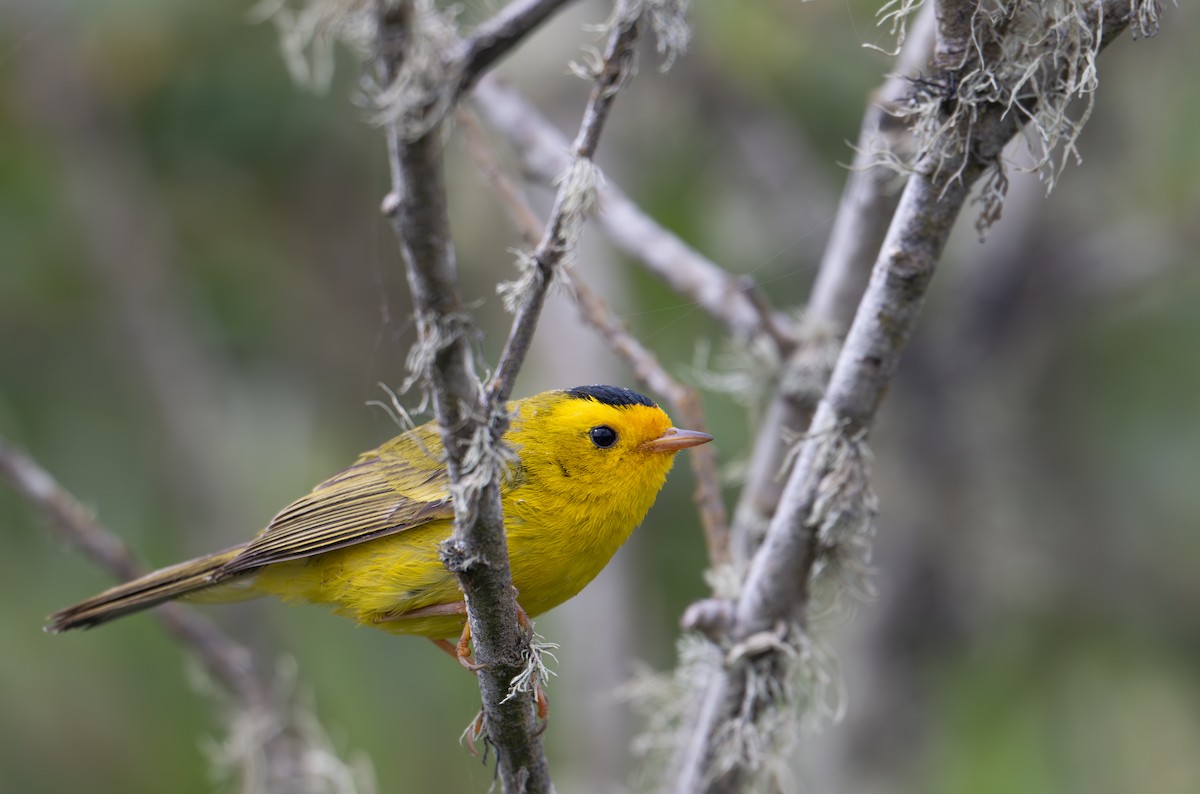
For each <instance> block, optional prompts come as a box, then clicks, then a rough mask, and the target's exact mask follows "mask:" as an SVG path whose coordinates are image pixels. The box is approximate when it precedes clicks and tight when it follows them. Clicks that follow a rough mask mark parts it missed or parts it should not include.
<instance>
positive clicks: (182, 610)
mask: <svg viewBox="0 0 1200 794" xmlns="http://www.w3.org/2000/svg"><path fill="white" fill-rule="evenodd" d="M0 478H3V479H5V480H7V481H8V483H9V485H11V486H12V488H13V489H14V490H15V491H16V492H17V493H19V494H20V495H21V496H23V497H24V498H25V499H26V500H27V501H28V502H29V503H30V504H31V505H33V506H34V507H36V508H37V509H38V510H39V511H40V512H41V513H42V516H43V517H44V518H45V520H46V525H47V526H48V527H49V529H50V530H51V531H52V532H53V533H54V534H55V535H56V536H57V537H58V538H60V539H61V540H62V541H63V542H64V543H66V544H67V545H68V546H70V547H72V548H74V549H76V550H78V551H79V552H81V553H82V554H83V555H84V556H85V557H87V558H88V559H89V560H91V561H92V562H94V563H95V564H96V565H97V566H99V567H100V568H102V569H103V570H105V571H107V572H108V573H110V574H112V576H113V577H114V578H115V579H117V580H118V581H127V580H130V579H136V578H137V577H138V576H141V575H142V573H144V569H143V568H142V567H141V566H140V565H139V564H138V563H137V561H136V560H135V559H134V556H133V554H132V552H130V550H129V547H127V546H126V545H125V544H124V543H123V542H122V541H121V540H120V538H118V537H117V536H116V535H114V534H113V533H111V532H109V531H108V530H107V529H106V528H105V527H104V526H103V525H101V523H100V522H99V521H97V520H96V517H95V516H94V515H93V513H92V511H90V510H88V509H87V508H86V507H84V506H83V505H82V504H81V503H80V502H79V500H78V499H76V498H75V497H74V496H73V495H72V494H71V493H70V492H69V491H67V490H66V489H65V488H63V487H62V485H60V484H59V483H58V481H57V480H55V479H54V477H53V476H52V475H51V474H50V473H49V472H48V471H46V470H45V469H44V468H42V467H41V466H40V465H38V463H37V461H35V460H34V459H33V458H31V457H30V456H29V455H27V454H26V453H24V452H23V451H21V450H20V449H18V448H17V447H15V446H13V445H12V444H11V443H9V442H8V440H7V439H5V438H3V437H0ZM153 614H154V617H155V618H156V619H157V620H158V621H159V622H160V623H161V624H162V626H163V628H164V629H165V630H166V632H167V634H168V635H169V636H170V637H171V638H172V639H174V640H175V641H176V642H177V643H179V645H181V646H182V647H183V648H184V649H185V650H186V651H187V652H188V653H189V654H191V656H192V657H193V658H194V659H195V660H196V661H197V662H199V663H200V666H201V667H202V668H203V669H204V671H205V673H206V674H207V675H208V676H209V678H211V679H212V680H213V681H214V682H216V684H217V685H218V686H219V687H220V688H221V690H222V691H223V692H224V693H225V695H226V696H227V697H228V699H229V701H230V703H232V704H235V705H236V706H237V707H238V708H241V709H246V710H249V711H252V712H255V713H257V714H260V715H265V716H266V721H267V723H268V724H270V725H272V726H275V730H273V731H272V732H271V735H270V736H269V738H267V739H266V740H265V741H264V743H263V746H262V753H263V756H264V758H265V760H266V770H265V775H266V778H267V781H268V785H269V786H270V787H271V788H273V789H274V788H278V789H279V790H283V789H284V788H287V787H288V786H290V785H291V784H293V783H295V781H296V779H297V777H298V774H299V773H300V771H301V770H303V769H304V753H305V751H306V748H305V747H304V746H303V745H301V744H297V743H295V742H293V741H291V740H290V739H291V737H292V736H294V735H296V734H297V733H300V732H301V731H298V730H297V728H296V727H295V726H292V725H290V722H291V719H290V716H289V715H288V713H287V711H286V709H284V708H282V705H283V704H281V703H280V702H279V701H278V699H277V698H276V697H275V696H274V695H273V693H272V691H271V687H270V686H269V685H268V684H267V683H266V681H267V678H266V676H264V675H263V674H262V672H261V671H260V670H259V669H258V668H257V666H256V665H255V663H254V657H253V655H252V654H251V653H250V651H249V650H248V649H246V648H244V647H243V646H241V645H239V644H238V643H236V642H235V641H234V640H233V639H231V638H230V637H228V636H226V635H225V634H224V632H222V631H221V630H220V629H218V628H217V627H216V626H215V625H214V624H213V623H211V622H209V621H208V620H206V619H205V618H203V617H201V616H200V615H199V614H197V613H196V612H195V611H193V610H192V609H190V608H189V607H186V606H183V605H181V604H163V605H161V606H159V607H158V608H157V609H155V610H154V613H153Z"/></svg>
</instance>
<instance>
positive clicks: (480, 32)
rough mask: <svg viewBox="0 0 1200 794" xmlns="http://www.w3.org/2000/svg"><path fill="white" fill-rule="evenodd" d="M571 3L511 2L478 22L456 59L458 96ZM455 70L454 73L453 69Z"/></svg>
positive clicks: (557, 0) (551, 0) (546, 0)
mask: <svg viewBox="0 0 1200 794" xmlns="http://www.w3.org/2000/svg"><path fill="white" fill-rule="evenodd" d="M570 2H571V0H513V2H511V3H509V4H508V5H506V6H504V8H502V9H500V10H499V11H497V12H496V14H495V16H493V17H491V18H490V19H488V20H486V21H484V22H481V23H480V24H479V25H478V26H477V27H476V28H475V30H474V31H472V32H471V35H470V36H469V37H468V38H466V39H465V40H463V42H462V45H461V46H460V48H459V51H460V54H459V55H458V57H457V59H456V60H457V62H458V67H457V72H458V86H457V89H456V92H455V93H456V94H457V95H460V96H461V95H462V94H464V93H466V92H467V91H469V90H470V89H471V87H472V86H473V85H474V84H475V81H476V80H478V79H479V78H480V77H481V76H482V75H483V73H484V72H486V71H487V70H488V69H489V68H490V67H491V66H492V65H494V64H495V63H496V61H498V60H500V59H501V58H503V57H504V56H505V55H507V54H508V53H509V52H511V51H512V50H513V49H514V48H515V47H516V46H517V45H518V44H520V43H521V41H522V40H523V39H524V38H525V37H526V36H528V35H529V34H530V33H532V32H533V31H534V30H535V29H536V28H537V27H538V26H539V25H541V24H542V23H543V22H545V21H546V20H547V19H549V18H550V17H551V16H552V15H553V14H555V13H556V12H558V11H560V10H562V9H563V8H565V7H566V5H567V4H568V3H570ZM452 71H454V70H452Z"/></svg>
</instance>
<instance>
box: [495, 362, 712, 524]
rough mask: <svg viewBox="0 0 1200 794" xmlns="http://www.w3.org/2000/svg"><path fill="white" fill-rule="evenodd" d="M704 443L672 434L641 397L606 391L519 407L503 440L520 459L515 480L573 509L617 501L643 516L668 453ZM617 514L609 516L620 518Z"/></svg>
mask: <svg viewBox="0 0 1200 794" xmlns="http://www.w3.org/2000/svg"><path fill="white" fill-rule="evenodd" d="M708 438H709V437H708V436H706V435H704V434H703V433H691V432H689V431H681V430H676V429H675V428H673V427H671V420H670V418H669V417H668V416H667V415H666V413H664V412H663V410H662V409H661V408H659V407H658V406H657V405H655V404H653V403H652V402H650V400H648V399H647V398H645V397H643V396H642V395H640V394H637V393H636V392H630V391H628V390H625V389H618V388H616V387H607V386H606V387H581V388H580V389H572V390H570V391H557V392H546V393H544V394H540V395H537V396H536V397H532V398H529V399H526V400H522V401H521V402H520V403H519V404H518V405H517V413H516V415H515V416H514V419H513V429H512V430H511V431H510V434H509V441H510V442H512V443H513V444H514V446H516V447H517V451H518V453H519V454H520V456H521V469H522V472H521V475H520V476H519V477H518V479H520V480H524V481H525V483H526V484H528V485H532V484H533V483H536V484H537V487H538V488H539V489H541V491H542V492H543V493H544V494H546V495H547V496H549V495H551V494H553V495H556V496H561V497H562V498H568V499H569V500H570V501H571V502H574V503H579V502H591V501H595V500H601V499H603V500H606V501H608V500H613V499H616V500H621V501H624V502H627V503H629V504H628V506H629V507H635V506H641V505H645V508H648V507H649V504H650V503H651V502H653V500H654V496H655V494H657V493H658V490H659V489H660V488H661V487H662V484H663V482H664V480H665V479H666V476H667V472H668V471H669V470H670V468H671V464H672V462H673V460H674V457H675V454H674V453H675V452H677V451H679V450H680V449H684V448H686V447H688V446H694V445H696V444H699V443H704V441H707V440H708ZM523 490H524V489H523ZM621 507H622V506H621V505H613V506H612V508H610V509H617V510H618V512H622V513H624V512H626V511H625V510H623V509H621ZM644 512H645V509H643V510H642V513H643V514H644ZM639 520H640V517H639Z"/></svg>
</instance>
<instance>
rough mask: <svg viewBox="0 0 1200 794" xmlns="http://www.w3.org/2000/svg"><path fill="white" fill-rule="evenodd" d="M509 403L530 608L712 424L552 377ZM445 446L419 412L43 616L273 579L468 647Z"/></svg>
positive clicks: (124, 609)
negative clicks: (186, 552) (199, 550)
mask: <svg viewBox="0 0 1200 794" xmlns="http://www.w3.org/2000/svg"><path fill="white" fill-rule="evenodd" d="M509 410H510V411H511V413H512V423H511V426H510V428H509V430H508V432H507V433H505V434H504V441H505V443H506V444H507V445H509V446H510V447H511V449H512V450H514V451H515V453H516V457H515V458H514V459H513V461H512V462H511V463H510V464H509V465H508V471H507V472H506V475H507V476H505V477H504V479H503V480H502V482H501V501H502V504H503V507H504V526H505V530H506V533H507V537H508V552H509V560H510V564H511V567H512V578H513V585H514V587H515V588H516V590H517V593H518V595H517V601H518V604H519V606H520V607H521V609H522V610H523V611H524V612H525V613H526V614H527V615H530V616H536V615H538V614H540V613H542V612H545V611H546V610H548V609H550V608H552V607H555V606H557V605H559V604H561V603H562V602H564V601H566V600H567V599H569V598H571V597H572V596H574V595H575V594H576V593H578V592H579V591H580V590H582V589H583V587H584V586H585V585H586V584H587V583H588V582H590V581H591V580H592V579H594V578H595V577H596V575H597V574H599V573H600V571H601V570H602V569H603V568H604V566H605V565H607V564H608V562H609V560H610V559H612V556H613V554H615V553H616V551H617V549H618V548H619V547H620V546H621V544H622V543H624V542H625V540H626V539H627V538H628V537H629V535H630V533H632V532H633V530H634V528H635V527H636V526H637V525H638V524H639V523H641V521H642V519H643V518H644V517H645V515H646V512H647V511H648V510H649V509H650V506H651V505H652V504H653V503H654V499H655V497H656V496H657V494H658V492H659V489H661V488H662V486H663V483H664V482H665V481H666V476H667V472H668V471H669V470H670V468H671V464H672V462H673V460H674V458H675V453H676V452H678V451H679V450H681V449H686V448H688V447H693V446H696V445H698V444H704V443H706V442H708V441H711V440H712V437H711V436H709V435H708V434H706V433H700V432H696V431H692V430H679V429H676V428H674V427H672V426H671V420H670V419H669V418H668V417H667V415H666V413H664V412H663V410H662V409H661V408H659V407H658V406H657V405H655V404H654V403H653V402H652V401H651V400H650V399H649V398H647V397H645V396H644V395H641V394H638V393H637V392H634V391H630V390H628V389H623V388H620V387H616V386H579V387H577V388H574V389H568V390H565V391H548V392H543V393H541V394H537V395H534V396H532V397H526V398H525V399H523V400H517V401H515V402H513V403H510V404H509ZM444 457H445V456H444V454H443V447H442V439H441V433H440V432H439V430H438V428H437V426H436V424H435V423H433V422H430V423H427V424H424V425H421V426H420V427H417V428H415V429H413V430H410V431H408V432H407V433H403V434H401V435H399V436H397V437H396V438H394V439H392V440H391V441H388V442H387V443H385V444H384V445H383V446H381V447H379V448H378V449H375V450H372V451H370V452H367V453H364V454H363V455H361V456H360V457H359V459H358V461H357V462H355V463H354V464H353V465H352V466H350V467H349V468H347V469H346V470H345V471H342V472H340V473H339V474H336V475H334V476H333V477H331V478H329V479H328V480H326V481H325V482H323V483H321V484H320V485H318V486H317V487H316V488H314V489H313V490H312V492H311V493H309V494H308V495H307V496H304V497H302V498H300V499H298V500H296V501H295V502H293V503H292V504H290V505H288V506H287V507H285V508H284V509H283V510H282V511H280V513H279V514H278V515H276V516H275V518H273V519H272V520H271V522H270V523H269V524H268V525H267V527H266V529H264V530H263V531H262V532H260V533H259V534H258V535H257V536H256V537H255V538H254V539H252V540H250V541H249V542H247V543H244V544H242V545H240V546H235V547H233V548H231V549H227V550H225V551H219V552H216V553H215V554H209V555H207V556H204V557H198V558H196V559H194V560H188V561H187V562H182V563H179V564H177V565H172V566H170V567H168V568H163V569H161V570H158V571H154V572H153V573H149V574H146V575H145V576H143V577H141V578H139V579H135V580H133V581H131V582H126V583H125V584H121V585H118V586H116V587H114V588H112V589H110V590H106V591H105V592H103V593H100V594H99V595H97V596H94V597H93V598H89V599H88V600H86V601H83V602H80V603H78V604H76V605H74V606H71V607H67V608H66V609H63V610H61V611H59V612H56V613H54V614H53V615H51V616H50V618H49V621H50V622H49V624H48V625H47V627H46V628H47V630H49V631H52V632H59V631H66V630H68V629H75V628H86V627H90V626H95V625H98V624H100V623H104V622H106V621H108V620H112V619H113V618H117V617H120V616H122V615H126V614H129V613H131V612H137V611H139V610H142V609H146V608H148V607H152V606H154V605H155V604H160V603H162V602H164V601H169V600H172V599H176V598H182V599H184V600H187V601H195V602H209V603H215V602H226V601H239V600H243V599H247V598H253V597H255V596H259V595H268V594H269V595H276V596H279V597H280V598H283V599H284V600H286V601H302V602H310V603H316V604H326V605H328V606H330V607H332V608H333V610H334V611H335V612H337V613H338V614H340V615H343V616H345V617H348V618H350V619H351V620H354V621H356V622H357V623H360V624H365V625H370V626H374V627H377V628H380V629H383V630H385V631H389V632H393V633H396V634H415V635H418V636H422V637H428V638H430V639H431V640H433V641H434V642H435V643H437V644H438V645H439V646H440V647H442V648H443V649H445V650H447V651H448V652H450V653H453V654H455V655H456V656H457V657H458V658H459V659H460V660H465V659H466V657H467V654H468V650H467V648H468V640H469V633H468V631H467V628H466V604H465V602H464V600H463V594H462V591H461V590H460V589H459V587H458V582H457V580H456V579H455V577H454V575H453V574H452V573H451V572H450V571H448V570H447V569H446V568H445V566H443V564H442V562H441V559H440V556H439V547H440V545H441V543H442V541H444V540H446V539H447V538H448V537H449V536H450V534H451V532H452V530H453V524H454V505H453V503H452V501H451V495H450V480H449V475H448V473H447V471H446V467H445V460H444ZM454 637H460V641H459V643H458V644H457V645H453V644H451V643H450V641H449V640H450V639H451V638H454Z"/></svg>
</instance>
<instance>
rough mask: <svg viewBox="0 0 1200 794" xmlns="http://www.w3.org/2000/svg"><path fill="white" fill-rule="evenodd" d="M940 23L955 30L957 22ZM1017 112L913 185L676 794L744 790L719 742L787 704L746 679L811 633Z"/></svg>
mask: <svg viewBox="0 0 1200 794" xmlns="http://www.w3.org/2000/svg"><path fill="white" fill-rule="evenodd" d="M943 2H948V0H943ZM1136 10H1137V9H1136V8H1135V7H1131V5H1130V4H1129V3H1128V2H1127V0H1100V1H1099V2H1095V3H1093V4H1092V5H1091V6H1089V7H1088V8H1087V11H1086V13H1085V17H1086V18H1085V19H1084V20H1083V22H1084V23H1085V24H1086V25H1087V26H1088V27H1089V29H1091V30H1097V31H1098V32H1099V37H1098V39H1097V46H1098V48H1102V47H1103V46H1106V45H1107V44H1108V43H1110V42H1111V41H1112V40H1113V39H1114V38H1115V37H1116V36H1117V35H1118V34H1119V33H1120V32H1121V31H1123V30H1124V29H1125V28H1126V27H1127V26H1128V25H1129V24H1130V21H1131V18H1132V17H1133V14H1134V13H1135V12H1136ZM942 18H943V15H941V14H939V21H940V20H941V19H942ZM944 18H945V19H947V20H950V21H951V23H953V25H957V21H958V15H954V14H951V15H947V16H945V17H944ZM953 25H952V27H951V32H953V29H954V28H953ZM940 49H941V47H939V50H940ZM1073 57H1086V56H1085V55H1080V54H1079V53H1074V56H1073ZM1073 65H1074V64H1073V62H1072V61H1071V60H1069V57H1068V56H1061V57H1060V60H1059V61H1058V62H1057V63H1056V64H1055V66H1054V68H1056V69H1062V70H1063V71H1066V70H1068V69H1070V68H1072V66H1073ZM949 77H951V78H952V77H953V75H949ZM1065 99H1066V98H1065V97H1055V100H1056V101H1065ZM1009 110H1010V109H1009V108H1007V107H1006V106H1005V105H1003V104H1000V103H991V104H983V105H981V107H980V108H979V112H978V115H977V117H976V119H975V121H974V123H973V124H971V125H968V126H964V127H961V128H959V134H960V135H961V136H962V140H961V144H962V145H960V146H956V147H954V148H952V149H949V150H946V149H943V150H939V152H938V154H930V155H928V156H926V157H925V158H923V159H922V160H921V161H919V162H918V163H917V164H916V167H915V169H914V173H913V174H912V176H911V177H910V178H909V180H908V183H907V185H906V186H905V189H904V193H903V194H902V196H901V199H900V204H899V206H898V207H897V209H896V213H895V216H894V218H893V220H892V224H891V226H890V228H889V230H888V234H887V237H886V238H885V240H884V242H883V245H882V248H881V250H880V254H879V258H878V260H877V261H876V263H875V267H874V269H873V271H872V274H871V279H870V282H869V283H868V285H867V289H866V292H865V293H864V295H863V299H862V301H861V303H860V305H859V309H858V311H857V313H856V314H855V318H854V322H853V324H852V325H851V327H850V331H849V334H848V335H847V337H846V342H845V345H844V346H843V348H842V351H841V354H840V355H839V357H838V360H837V364H836V366H835V367H834V370H833V374H832V376H831V378H830V383H829V387H828V389H827V391H826V393H825V395H824V396H823V397H822V399H821V401H820V403H819V404H818V406H817V409H816V413H815V415H814V418H813V422H812V427H811V428H810V429H809V432H808V434H807V435H806V436H805V438H804V440H803V442H802V443H801V444H800V447H799V451H798V453H797V460H796V464H795V466H794V467H793V469H792V471H791V473H790V475H789V477H788V479H787V484H786V486H785V488H784V491H783V494H782V497H781V499H780V503H779V507H778V509H777V511H776V512H775V514H774V516H773V518H772V519H771V522H770V525H769V527H768V529H767V534H766V537H765V539H764V541H763V543H762V545H761V547H760V548H759V549H758V550H757V552H756V553H755V555H754V557H753V559H752V561H751V566H750V571H749V575H748V577H747V580H746V582H745V584H744V586H743V588H742V591H741V593H740V595H739V597H738V599H737V600H736V602H735V603H734V604H733V605H732V609H731V612H730V615H729V617H730V619H729V625H728V626H727V627H726V640H727V642H728V644H729V646H730V647H731V651H730V655H729V657H728V658H727V659H726V662H725V664H724V665H722V666H721V667H719V668H716V669H714V670H713V671H712V672H711V674H710V675H709V676H708V680H707V681H706V682H705V684H704V686H703V687H702V689H701V690H700V691H701V693H702V694H701V695H700V696H699V698H698V699H697V708H696V711H695V713H696V715H697V717H696V719H695V720H694V721H693V723H692V724H691V727H690V731H689V736H688V739H687V741H686V743H685V745H684V746H683V747H682V749H681V751H680V753H679V755H678V756H677V758H676V759H675V773H676V775H675V777H674V779H673V781H672V785H673V786H674V789H673V790H674V791H677V792H681V794H682V792H688V793H689V794H690V793H691V792H697V791H705V792H732V791H739V790H742V788H743V783H744V780H743V778H744V775H745V774H746V773H747V772H748V771H752V770H751V768H752V766H753V764H754V763H755V761H754V759H751V758H747V757H741V756H738V757H733V758H730V757H729V756H725V757H719V756H718V747H717V746H718V744H719V737H720V734H721V732H722V730H724V729H726V727H727V726H728V725H730V724H731V722H733V721H734V720H735V719H744V720H747V721H754V720H756V719H758V718H759V716H761V715H762V714H764V713H769V712H770V711H771V710H772V709H774V708H777V707H778V705H779V704H778V700H779V699H780V698H781V697H782V695H781V691H782V690H772V689H771V688H770V687H767V688H763V687H761V686H759V687H758V688H752V687H751V685H750V683H749V680H750V678H751V677H753V676H758V675H761V674H762V673H763V672H764V671H768V670H779V669H785V670H786V667H787V665H786V663H785V662H784V658H783V657H784V656H785V655H786V651H787V650H791V649H790V648H785V647H784V646H782V645H781V644H780V643H779V642H778V638H780V637H781V636H784V637H786V636H787V635H789V634H792V633H794V632H792V631H791V630H790V629H789V627H792V626H803V625H804V623H805V621H806V618H807V609H808V605H809V599H810V596H811V591H810V588H811V584H812V580H813V575H814V570H815V566H816V563H817V561H818V558H819V556H820V555H821V553H822V552H823V550H824V548H823V545H824V544H825V543H827V542H828V540H827V539H826V538H825V537H824V533H825V527H826V526H828V522H829V521H830V516H829V515H827V514H825V513H823V511H824V510H828V509H829V494H830V491H831V490H832V489H833V488H835V487H836V485H837V483H835V482H833V481H832V480H833V478H834V475H836V474H838V471H837V469H838V463H837V462H836V461H838V459H839V457H841V458H842V459H843V460H844V455H842V453H843V452H844V451H845V450H847V449H857V447H858V445H861V443H862V439H863V437H864V436H865V434H866V433H867V432H868V431H869V429H870V427H871V425H872V422H873V420H874V417H875V413H876V410H877V409H878V407H879V403H880V401H881V400H882V398H883V395H884V393H885V391H886V389H887V386H888V384H889V383H890V382H891V379H892V377H893V376H894V374H895V372H896V369H897V367H898V366H899V361H900V356H901V354H902V353H903V351H904V348H905V346H906V345H907V342H908V339H909V337H910V335H911V334H912V332H913V329H914V328H915V326H916V322H917V318H918V316H919V314H920V309H921V304H922V302H923V300H924V296H925V292H926V290H927V288H928V286H929V283H930V281H931V280H932V277H933V273H934V270H935V267H936V265H937V261H938V259H939V258H940V256H941V252H942V250H943V247H944V246H945V243H946V239H947V238H948V236H949V234H950V230H951V228H952V226H953V224H954V221H955V219H956V218H957V216H958V213H959V212H960V210H961V209H962V206H963V204H964V202H965V201H966V198H967V196H968V194H969V191H970V188H971V186H972V184H973V183H974V182H975V181H976V180H977V179H978V178H979V177H980V176H981V175H982V174H983V173H984V172H985V171H986V170H987V169H988V168H991V167H993V166H994V165H995V163H996V162H997V158H998V157H999V156H1000V154H1001V152H1002V150H1003V148H1004V146H1005V145H1006V144H1007V142H1008V141H1009V140H1011V138H1012V137H1013V136H1014V135H1015V134H1016V133H1017V132H1018V131H1019V130H1020V128H1021V126H1022V124H1023V123H1024V121H1025V119H1026V118H1027V116H1021V115H1020V114H1017V113H1012V112H1009ZM946 151H952V152H959V153H961V154H960V155H958V156H959V158H960V159H958V160H957V161H954V160H952V161H949V162H944V161H943V159H942V157H939V156H938V155H939V154H943V153H944V152H946ZM781 627H782V628H781ZM762 638H766V639H771V638H775V644H774V645H771V644H766V643H762V642H756V641H755V640H756V639H762ZM793 641H795V639H793ZM748 647H755V648H759V649H760V651H758V652H757V653H755V654H754V656H753V657H752V658H751V657H748V656H747V655H746V654H744V653H741V654H735V653H734V652H733V650H732V649H744V648H748ZM783 689H786V686H784V687H783ZM748 704H749V705H748Z"/></svg>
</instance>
